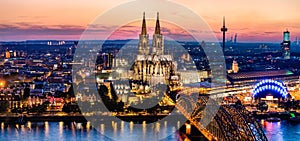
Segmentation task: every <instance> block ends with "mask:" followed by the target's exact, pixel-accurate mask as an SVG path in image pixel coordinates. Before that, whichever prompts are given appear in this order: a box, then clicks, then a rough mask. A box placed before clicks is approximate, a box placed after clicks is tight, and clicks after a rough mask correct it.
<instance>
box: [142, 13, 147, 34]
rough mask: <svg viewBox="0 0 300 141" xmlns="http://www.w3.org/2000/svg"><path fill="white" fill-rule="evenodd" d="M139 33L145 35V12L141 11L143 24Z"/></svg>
mask: <svg viewBox="0 0 300 141" xmlns="http://www.w3.org/2000/svg"><path fill="white" fill-rule="evenodd" d="M141 35H147V28H146V20H145V12H144V13H143V25H142V32H141Z"/></svg>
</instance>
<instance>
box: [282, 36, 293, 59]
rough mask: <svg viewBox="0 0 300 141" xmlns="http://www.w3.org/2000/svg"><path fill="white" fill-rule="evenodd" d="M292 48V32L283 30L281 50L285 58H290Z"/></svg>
mask: <svg viewBox="0 0 300 141" xmlns="http://www.w3.org/2000/svg"><path fill="white" fill-rule="evenodd" d="M290 48H291V41H290V32H289V31H288V30H287V31H285V32H283V41H282V43H281V52H282V58H283V59H290V54H291V53H290Z"/></svg>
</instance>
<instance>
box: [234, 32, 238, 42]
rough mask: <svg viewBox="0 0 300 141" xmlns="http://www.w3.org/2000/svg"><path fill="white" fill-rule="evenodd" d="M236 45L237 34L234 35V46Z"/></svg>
mask: <svg viewBox="0 0 300 141" xmlns="http://www.w3.org/2000/svg"><path fill="white" fill-rule="evenodd" d="M236 43H237V34H236V33H235V35H234V44H236Z"/></svg>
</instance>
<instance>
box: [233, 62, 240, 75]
mask: <svg viewBox="0 0 300 141" xmlns="http://www.w3.org/2000/svg"><path fill="white" fill-rule="evenodd" d="M232 71H233V73H238V72H239V64H238V63H237V61H235V60H233V62H232Z"/></svg>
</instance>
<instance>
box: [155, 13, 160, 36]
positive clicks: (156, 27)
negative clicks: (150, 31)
mask: <svg viewBox="0 0 300 141" xmlns="http://www.w3.org/2000/svg"><path fill="white" fill-rule="evenodd" d="M155 34H160V25H159V13H158V12H157V20H156V26H155Z"/></svg>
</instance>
